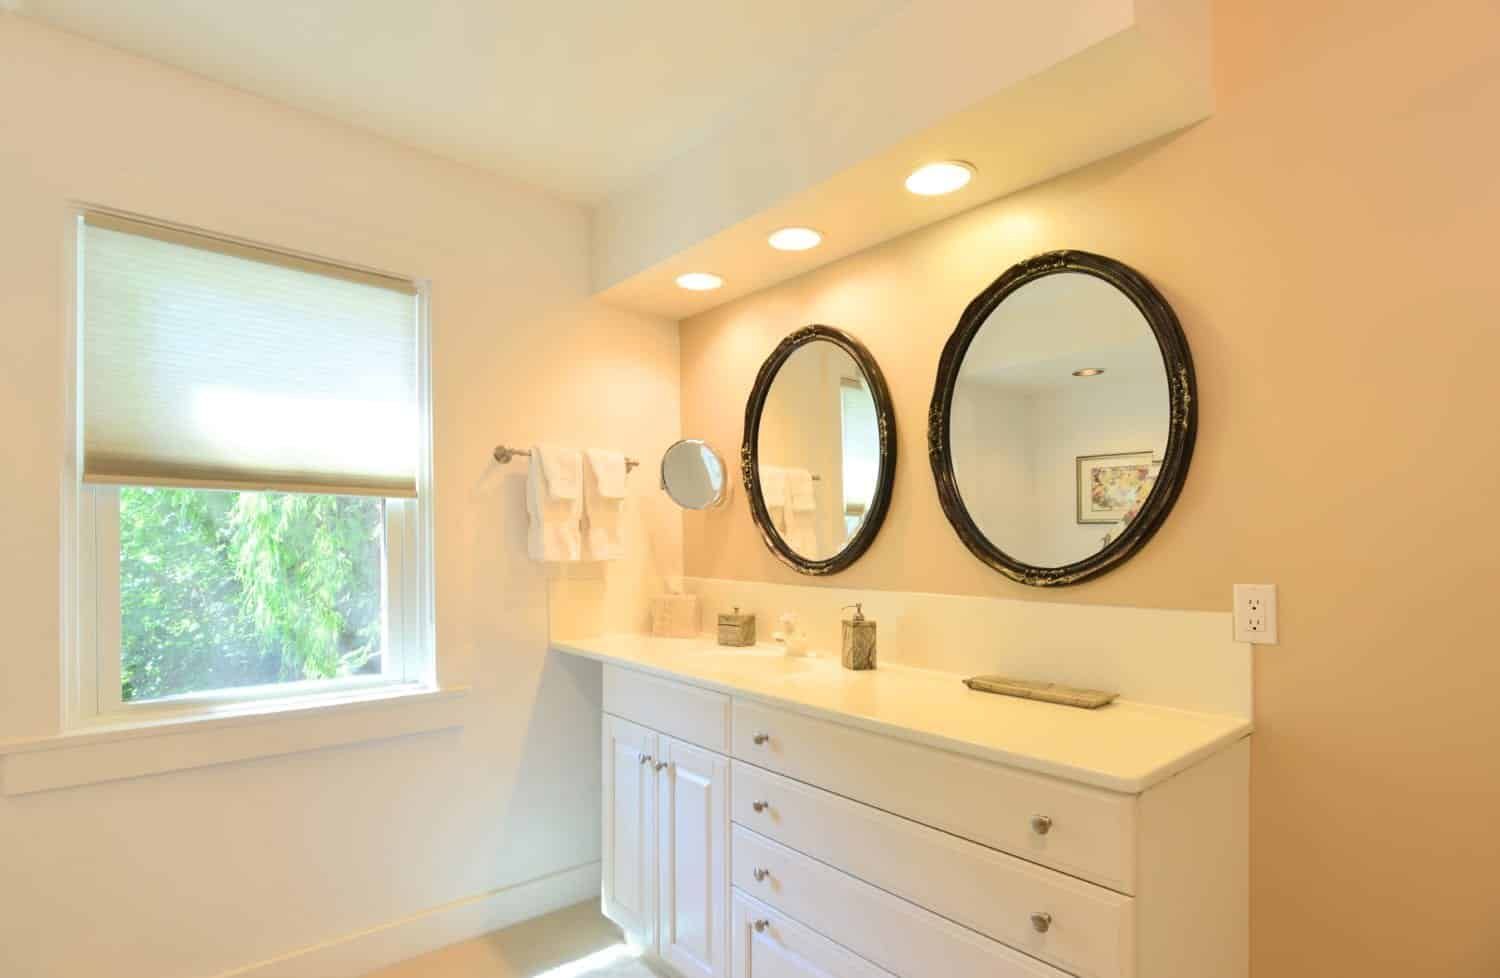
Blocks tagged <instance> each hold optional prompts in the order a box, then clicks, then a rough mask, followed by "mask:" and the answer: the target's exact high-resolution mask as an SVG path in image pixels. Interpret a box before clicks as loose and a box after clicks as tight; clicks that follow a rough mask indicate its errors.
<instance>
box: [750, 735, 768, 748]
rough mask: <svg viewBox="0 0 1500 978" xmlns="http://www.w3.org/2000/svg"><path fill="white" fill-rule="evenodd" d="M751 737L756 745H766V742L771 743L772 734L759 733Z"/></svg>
mask: <svg viewBox="0 0 1500 978" xmlns="http://www.w3.org/2000/svg"><path fill="white" fill-rule="evenodd" d="M750 739H751V740H753V741H755V746H757V747H764V746H765V745H766V744H768V743H770V740H771V735H770V734H768V733H758V734H755V735H754V736H752V737H751V738H750Z"/></svg>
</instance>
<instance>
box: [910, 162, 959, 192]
mask: <svg viewBox="0 0 1500 978" xmlns="http://www.w3.org/2000/svg"><path fill="white" fill-rule="evenodd" d="M972 179H974V168H973V167H972V166H970V165H969V164H967V163H965V162H963V161H961V160H944V161H942V162H941V163H928V164H927V165H926V166H919V167H917V168H916V169H915V170H913V171H912V173H911V176H909V177H907V178H906V189H907V190H910V191H911V192H912V193H914V194H920V195H921V196H923V197H940V196H942V195H943V194H951V193H953V191H955V190H961V189H963V188H964V186H965V185H967V184H968V182H969V181H970V180H972Z"/></svg>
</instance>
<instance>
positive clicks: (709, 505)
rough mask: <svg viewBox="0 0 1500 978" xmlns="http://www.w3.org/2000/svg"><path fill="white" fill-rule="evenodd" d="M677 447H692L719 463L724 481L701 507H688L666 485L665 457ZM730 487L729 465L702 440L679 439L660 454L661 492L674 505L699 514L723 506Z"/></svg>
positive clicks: (727, 497)
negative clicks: (716, 492)
mask: <svg viewBox="0 0 1500 978" xmlns="http://www.w3.org/2000/svg"><path fill="white" fill-rule="evenodd" d="M678 445H692V446H693V447H695V448H697V449H699V450H701V451H706V452H708V454H710V455H712V456H713V457H714V460H715V461H716V462H718V463H719V468H721V469H723V470H724V481H723V482H722V483H720V484H719V492H718V494H717V495H716V496H714V498H712V499H710V500H709V501H708V502H706V503H704V504H703V505H702V506H689V505H688V504H687V503H685V502H683V501H682V500H680V499H678V498H677V495H676V494H675V493H673V492H672V489H671V487H670V486H668V485H667V456H668V455H671V454H672V449H674V448H676V447H677V446H678ZM730 485H731V483H730V481H729V463H728V462H726V461H724V456H722V455H720V454H719V453H718V450H716V449H715V448H714V447H713V446H712V445H710V444H709V443H708V442H706V441H704V440H703V439H702V438H680V439H678V440H677V441H674V442H673V443H672V444H670V445H668V446H667V450H666V451H664V452H662V453H661V491H662V492H664V493H666V494H667V498H668V499H670V500H672V502H674V503H676V504H677V505H678V506H680V507H681V508H683V509H687V510H693V511H695V512H701V511H702V510H705V509H714V508H715V507H718V506H722V505H724V503H725V502H726V501H728V499H729V487H730Z"/></svg>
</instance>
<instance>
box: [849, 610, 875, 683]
mask: <svg viewBox="0 0 1500 978" xmlns="http://www.w3.org/2000/svg"><path fill="white" fill-rule="evenodd" d="M844 607H845V608H846V609H848V608H853V609H854V617H853V618H845V619H844V653H843V661H844V668H845V669H874V668H875V623H874V622H873V621H870V620H869V619H868V618H866V617H865V612H864V606H863V605H862V604H851V605H845V606H844Z"/></svg>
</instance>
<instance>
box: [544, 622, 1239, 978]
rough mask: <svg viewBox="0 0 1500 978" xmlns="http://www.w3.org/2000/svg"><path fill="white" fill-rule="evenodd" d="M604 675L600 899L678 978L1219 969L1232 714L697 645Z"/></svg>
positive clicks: (1235, 946) (1206, 976)
mask: <svg viewBox="0 0 1500 978" xmlns="http://www.w3.org/2000/svg"><path fill="white" fill-rule="evenodd" d="M553 644H554V648H556V649H557V650H559V651H561V652H565V653H569V654H574V655H580V656H585V657H588V658H592V659H596V660H599V661H601V662H603V663H604V669H603V672H604V694H603V708H604V717H603V745H602V746H603V778H604V812H603V823H604V831H603V894H602V896H603V908H604V912H605V914H606V915H607V916H609V917H610V918H611V919H612V920H614V921H615V922H617V923H618V924H619V925H620V926H621V927H622V928H623V929H624V930H625V931H626V933H627V934H628V935H629V937H630V939H631V940H632V941H633V942H635V943H637V944H639V945H640V946H642V947H643V948H645V949H646V950H647V952H648V953H650V954H651V955H652V956H653V957H655V958H657V959H659V960H660V961H661V962H663V963H665V964H666V965H667V966H669V967H670V968H672V969H674V970H675V971H676V972H678V973H680V974H681V975H684V976H689V978H769V976H778V978H783V976H798V978H800V976H807V978H818V976H823V978H889V976H892V975H894V976H897V978H936V976H955V978H957V976H965V978H967V976H993V978H1044V976H1046V978H1061V976H1064V975H1076V976H1081V978H1190V976H1191V978H1210V976H1211V978H1235V976H1243V975H1245V974H1246V973H1247V971H1248V950H1247V945H1248V829H1247V823H1248V815H1249V811H1248V808H1249V741H1248V736H1249V734H1250V723H1249V721H1248V720H1246V719H1245V718H1243V717H1240V716H1232V715H1220V714H1208V713H1195V712H1191V711H1188V710H1182V709H1174V708H1167V707H1158V706H1152V705H1148V704H1142V703H1135V702H1130V701H1128V700H1121V701H1118V702H1116V703H1114V704H1111V705H1110V706H1107V707H1104V708H1102V709H1099V710H1093V711H1089V710H1079V709H1072V708H1068V707H1063V706H1056V705H1051V704H1046V703H1040V702H1035V701H1027V700H1020V699H1011V698H1007V697H1001V696H994V695H989V694H985V693H980V692H975V691H972V690H969V689H967V688H965V687H964V686H963V684H962V682H961V681H960V680H961V677H959V676H955V675H948V674H943V673H937V672H930V671H925V670H918V669H908V668H902V667H900V666H882V667H881V668H880V669H879V670H876V671H872V672H858V673H856V672H850V671H847V670H844V669H841V668H839V666H838V664H837V662H836V661H830V660H829V659H826V658H820V659H819V658H815V659H804V658H792V657H787V656H785V655H781V654H779V650H774V649H767V648H764V647H761V648H751V649H727V648H721V647H719V646H716V645H714V644H713V643H712V640H711V639H708V638H703V639H662V638H652V637H643V636H625V635H617V636H606V637H602V638H595V639H581V640H570V641H554V643H553Z"/></svg>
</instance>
